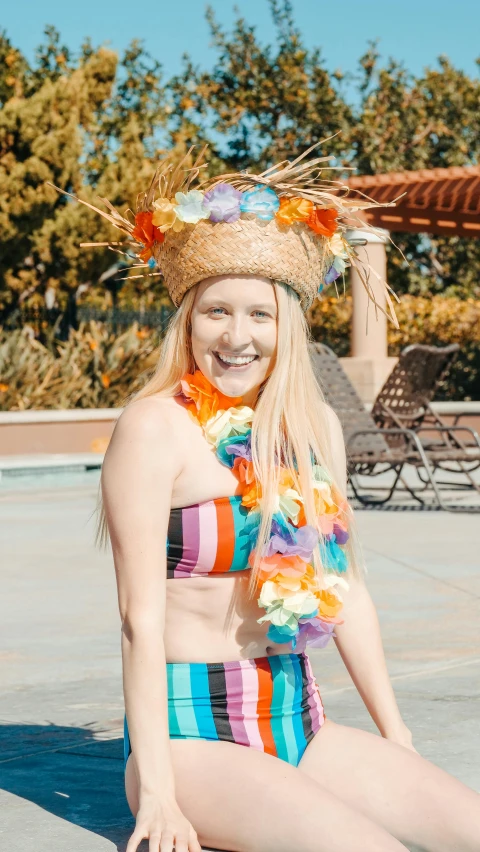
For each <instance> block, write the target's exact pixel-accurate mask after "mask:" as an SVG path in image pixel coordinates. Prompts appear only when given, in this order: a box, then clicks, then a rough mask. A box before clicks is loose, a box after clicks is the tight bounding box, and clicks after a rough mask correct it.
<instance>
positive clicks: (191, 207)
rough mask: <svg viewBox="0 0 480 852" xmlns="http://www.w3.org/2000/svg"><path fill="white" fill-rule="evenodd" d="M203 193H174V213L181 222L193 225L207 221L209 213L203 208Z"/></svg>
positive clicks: (193, 191) (190, 191) (193, 190)
mask: <svg viewBox="0 0 480 852" xmlns="http://www.w3.org/2000/svg"><path fill="white" fill-rule="evenodd" d="M203 198H204V195H203V192H200V190H199V189H190V190H189V191H188V192H176V193H175V201H176V202H177V205H176V207H175V213H176V214H177V218H178V219H180V221H181V222H188V223H189V224H190V225H195V224H196V223H197V222H199V221H200V219H208V217H209V215H210V213H209V211H208V210H206V209H205V208H204V206H203Z"/></svg>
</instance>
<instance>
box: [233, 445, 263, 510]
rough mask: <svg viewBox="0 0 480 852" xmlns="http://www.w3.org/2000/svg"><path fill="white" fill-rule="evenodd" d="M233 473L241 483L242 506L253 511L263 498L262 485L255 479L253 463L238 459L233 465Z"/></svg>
mask: <svg viewBox="0 0 480 852" xmlns="http://www.w3.org/2000/svg"><path fill="white" fill-rule="evenodd" d="M233 473H234V474H235V476H236V477H237V479H238V481H239V483H240V494H241V495H242V506H247V507H248V508H249V509H252V508H253V507H254V506H256V505H257V503H258V501H259V500H260V498H261V496H262V489H261V487H260V484H259V483H257V481H256V479H255V474H254V470H253V462H249V461H247V460H246V459H242V458H240V457H239V456H237V457H236V459H235V461H234V463H233Z"/></svg>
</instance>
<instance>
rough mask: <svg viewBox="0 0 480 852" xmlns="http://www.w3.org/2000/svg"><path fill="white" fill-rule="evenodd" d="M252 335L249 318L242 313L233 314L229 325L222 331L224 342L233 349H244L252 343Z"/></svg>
mask: <svg viewBox="0 0 480 852" xmlns="http://www.w3.org/2000/svg"><path fill="white" fill-rule="evenodd" d="M251 340H252V336H251V334H250V332H249V329H248V319H247V317H244V316H242V315H241V314H232V315H231V316H230V317H229V321H228V323H227V327H226V328H225V329H224V330H223V332H222V343H225V344H227V345H228V346H230V347H231V348H232V349H244V348H245V347H246V346H248V345H249V343H251Z"/></svg>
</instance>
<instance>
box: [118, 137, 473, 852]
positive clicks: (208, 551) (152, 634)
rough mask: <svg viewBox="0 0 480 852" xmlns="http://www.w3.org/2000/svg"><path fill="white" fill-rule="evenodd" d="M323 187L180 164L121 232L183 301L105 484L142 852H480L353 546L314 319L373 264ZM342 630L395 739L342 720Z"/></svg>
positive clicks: (122, 222) (131, 780)
mask: <svg viewBox="0 0 480 852" xmlns="http://www.w3.org/2000/svg"><path fill="white" fill-rule="evenodd" d="M307 153H308V152H307ZM311 162H312V161H310V163H311ZM313 162H314V164H315V162H316V161H313ZM317 165H318V163H317ZM311 168H312V166H311V165H310V166H309V167H307V166H304V165H303V163H302V164H301V166H298V163H294V164H291V166H290V165H288V166H287V167H285V164H281V165H280V166H279V167H277V169H276V170H273V172H272V171H270V172H267V173H265V174H264V175H260V176H255V177H254V176H250V175H247V176H245V175H241V176H225V177H223V178H222V180H221V181H220V182H219V181H218V180H217V181H210V182H208V183H207V187H208V189H207V190H206V191H202V190H200V189H197V190H191V189H190V186H191V182H192V176H193V177H195V176H196V174H197V172H198V162H197V163H196V164H195V166H194V168H193V170H187V169H186V168H185V167H184V164H180V166H177V167H174V166H173V165H172V164H171V163H169V164H166V165H164V166H162V167H161V169H160V172H159V173H157V175H156V176H155V180H154V181H153V182H152V186H151V187H150V189H149V191H148V192H147V193H145V195H143V196H141V198H140V203H139V210H138V212H137V214H136V217H135V225H134V226H133V225H132V224H131V223H130V222H129V221H128V220H127V219H121V217H120V216H119V214H116V213H114V214H113V216H112V221H113V222H114V224H116V225H117V227H120V228H122V229H123V230H124V231H126V232H127V233H128V235H129V236H130V237H131V238H132V239H133V240H135V241H136V245H137V253H138V256H139V257H141V259H142V260H143V261H145V262H150V265H151V266H153V263H152V262H151V258H152V257H153V258H154V259H155V261H156V262H157V263H158V264H159V266H160V268H161V270H162V272H163V275H164V278H165V281H166V284H167V286H168V288H169V292H170V295H171V297H172V299H173V301H174V303H175V304H176V305H177V306H178V311H177V313H176V315H175V317H174V319H173V321H172V323H171V325H170V328H169V330H168V332H167V335H166V337H165V340H164V342H163V346H162V349H161V355H160V361H159V365H158V368H157V371H156V373H155V375H154V376H153V378H151V379H150V381H149V382H148V383H147V385H146V386H145V387H144V388H143V390H142V391H141V392H140V393H139V394H137V395H136V397H135V398H134V399H133V400H132V401H131V402H130V403H129V405H128V406H127V407H126V409H125V411H124V412H123V414H122V416H121V417H120V418H119V421H118V423H117V426H116V429H115V432H114V435H113V438H112V441H111V443H110V446H109V448H108V451H107V454H106V457H105V462H104V467H103V472H102V492H103V502H104V509H105V516H104V521H105V520H106V523H107V525H108V532H109V534H110V539H111V543H112V549H113V555H114V561H115V570H116V576H117V584H118V597H119V608H120V615H121V620H122V655H123V673H124V695H125V706H126V717H125V760H126V770H125V783H126V794H127V799H128V803H129V806H130V808H131V811H132V813H133V815H134V816H135V817H136V827H135V830H134V832H133V834H132V837H131V838H130V841H129V843H128V846H127V852H135V850H137V849H138V847H139V844H140V843H141V841H142V839H143V838H148V839H149V852H171V850H172V847H173V846H175V849H176V852H199V850H200V849H201V845H200V844H202V845H205V846H207V847H211V846H213V847H215V848H218V849H226V850H232V851H233V850H239V852H240V850H242V852H243V850H245V852H257V850H258V852H270V850H271V852H292V850H294V849H298V850H302V852H324V850H325V852H327V850H328V852H360V850H361V852H365V850H368V852H377V850H378V852H380V850H382V852H395V850H401V849H405V848H406V846H405V845H404V844H415V846H417V847H420V848H421V849H425V850H431V852H443V850H445V852H454V850H455V852H467V851H468V852H470V850H472V852H473V850H478V849H479V848H480V808H479V798H478V796H477V794H476V793H474V792H473V791H472V790H470V789H468V788H467V787H465V786H464V785H462V784H461V783H460V782H459V781H457V780H455V779H453V778H451V777H450V776H448V775H447V774H446V773H444V772H443V771H441V770H440V769H439V768H437V767H436V766H434V765H432V764H430V763H429V762H427V761H426V760H424V759H423V758H422V757H420V756H419V755H418V754H417V753H416V752H415V750H414V748H413V747H412V743H411V736H410V733H409V731H408V730H407V728H406V726H405V724H404V723H403V721H402V719H401V717H400V713H399V711H398V708H397V705H396V702H395V698H394V695H393V691H392V688H391V686H390V683H389V679H388V675H387V670H386V665H385V660H384V656H383V651H382V645H381V639H380V633H379V627H378V621H377V617H376V614H375V610H374V606H373V603H372V601H371V598H370V596H369V594H368V591H367V588H366V586H365V583H364V579H363V575H362V572H361V569H360V566H359V564H358V557H357V555H356V548H355V547H354V545H353V544H352V541H353V539H354V537H353V536H352V519H351V517H350V513H349V509H348V506H347V504H346V502H345V500H344V497H342V495H345V493H346V471H345V449H344V444H343V438H342V433H341V428H340V426H339V423H338V420H337V418H336V417H335V415H334V414H333V412H332V411H331V410H330V409H329V408H328V407H327V406H326V405H325V403H324V402H323V400H322V398H321V394H320V391H319V388H318V386H317V385H316V382H315V378H314V375H313V372H312V367H311V365H310V361H309V356H308V348H307V341H308V330H307V325H306V322H305V319H304V313H303V312H304V310H305V308H306V307H308V305H309V304H310V303H311V301H312V299H313V298H314V296H315V294H316V290H317V288H318V285H319V284H320V285H321V284H322V283H323V282H324V281H327V282H328V281H330V280H332V278H334V277H335V275H336V274H337V273H338V272H339V271H341V270H342V268H344V267H345V264H346V263H348V262H351V263H355V262H356V259H355V255H354V252H353V250H352V248H351V247H350V246H349V245H348V243H347V241H346V239H345V227H344V226H343V225H342V224H341V216H342V215H345V214H346V213H347V212H349V214H350V215H351V209H350V210H349V209H348V205H347V202H346V201H345V199H342V198H341V197H340V195H339V194H338V190H336V191H335V189H333V190H332V187H331V185H330V186H327V187H326V186H325V185H324V184H320V183H319V181H318V180H316V178H315V177H314V179H313V180H312V175H311ZM299 171H301V173H302V174H301V177H302V179H303V180H302V181H301V180H299V179H298V175H299ZM252 185H253V189H252V188H251V186H252ZM312 187H313V189H312ZM182 190H185V192H183V191H182ZM155 192H157V193H158V196H156V195H155ZM104 215H105V214H104ZM107 215H109V214H107ZM342 264H343V266H342ZM104 531H105V529H104ZM347 561H348V563H349V564H348V567H347ZM179 580H188V582H178V581H179ZM332 635H333V636H334V639H335V642H336V644H337V646H338V648H339V651H340V654H341V656H342V658H343V660H344V662H345V664H346V666H347V669H348V670H349V672H350V674H351V675H352V678H353V680H354V682H355V684H356V686H357V688H358V689H359V692H360V694H361V696H362V698H363V700H364V701H365V704H366V706H367V709H368V710H369V712H370V714H371V716H372V718H373V720H374V722H375V723H376V725H377V727H378V729H379V732H380V734H381V737H377V736H373V735H371V734H368V733H366V732H364V731H361V730H356V729H352V728H348V727H343V726H340V725H337V724H335V723H334V722H333V721H332V720H330V719H326V718H325V714H324V710H323V706H322V701H321V697H320V694H319V691H318V687H317V685H316V683H315V679H314V677H313V674H312V670H311V665H310V662H309V659H308V654H307V653H306V651H305V648H306V646H307V645H308V644H312V645H314V646H316V647H321V646H323V645H325V644H326V642H327V641H328V639H329V638H330V636H332Z"/></svg>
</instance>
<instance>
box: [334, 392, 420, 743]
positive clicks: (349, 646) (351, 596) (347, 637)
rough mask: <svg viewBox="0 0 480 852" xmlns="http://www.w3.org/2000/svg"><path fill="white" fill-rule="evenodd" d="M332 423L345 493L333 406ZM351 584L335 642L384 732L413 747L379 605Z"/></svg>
mask: <svg viewBox="0 0 480 852" xmlns="http://www.w3.org/2000/svg"><path fill="white" fill-rule="evenodd" d="M329 425H330V438H331V447H332V459H333V462H332V468H333V470H332V473H333V475H334V477H335V481H336V483H337V485H338V487H339V488H340V489H341V490H342V492H343V493H344V494H345V493H346V491H347V472H346V471H347V465H346V455H345V443H344V439H343V432H342V427H341V425H340V422H339V420H338V417H337V416H336V414H335V413H334V412H333V411H332V410H331V409H329ZM349 585H350V589H349V591H348V592H343V591H342V598H343V601H344V607H343V610H342V618H343V619H344V622H343V624H339V625H338V626H337V627H336V628H335V634H336V639H335V644H336V646H337V648H338V650H339V652H340V656H341V658H342V660H343V662H344V663H345V667H346V669H347V671H348V673H349V674H350V677H351V678H352V680H353V682H354V684H355V686H356V688H357V690H358V692H359V694H360V696H361V698H362V700H363V702H364V704H365V706H366V708H367V710H368V712H369V713H370V716H371V717H372V719H373V721H374V722H375V724H376V726H377V728H378V730H379V731H380V733H381V735H382V736H383V737H385V738H386V739H389V740H392V741H394V742H396V743H399V744H400V745H403V746H406V747H407V748H412V737H411V733H410V731H409V730H408V728H407V726H406V725H405V722H404V721H403V719H402V717H401V715H400V711H399V709H398V705H397V702H396V699H395V694H394V692H393V688H392V684H391V682H390V677H389V674H388V670H387V664H386V661H385V654H384V650H383V644H382V637H381V633H380V625H379V622H378V616H377V611H376V609H375V605H374V603H373V601H372V599H371V597H370V594H369V592H368V589H367V587H366V585H365V582H364V580H363V579H362V578H358V579H357V578H355V577H353V576H351V577H349Z"/></svg>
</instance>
